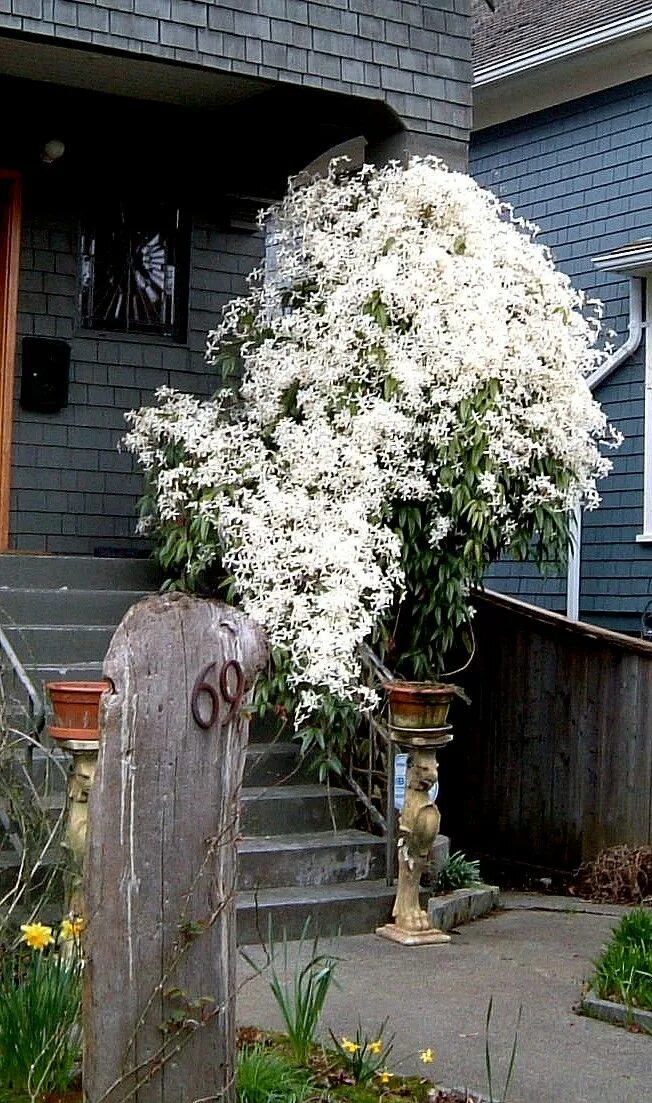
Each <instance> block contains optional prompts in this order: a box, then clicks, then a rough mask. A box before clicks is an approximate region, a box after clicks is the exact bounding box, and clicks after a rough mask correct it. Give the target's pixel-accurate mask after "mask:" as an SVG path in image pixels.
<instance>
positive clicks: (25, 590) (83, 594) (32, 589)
mask: <svg viewBox="0 0 652 1103" xmlns="http://www.w3.org/2000/svg"><path fill="white" fill-rule="evenodd" d="M0 562H1V560H0ZM7 593H10V594H39V595H40V594H48V595H49V594H70V596H71V597H79V598H80V599H82V598H89V597H91V596H92V595H93V594H111V595H115V594H118V595H119V596H120V597H125V598H132V599H134V600H136V599H137V597H138V595H139V594H140V595H141V596H142V597H151V595H152V594H153V593H156V590H125V589H122V588H120V587H116V588H114V587H113V586H108V587H105V586H93V587H92V589H86V588H81V589H79V588H78V587H76V586H9V585H7V583H5V582H0V595H2V594H7Z"/></svg>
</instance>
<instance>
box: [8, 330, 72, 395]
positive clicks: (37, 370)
mask: <svg viewBox="0 0 652 1103" xmlns="http://www.w3.org/2000/svg"><path fill="white" fill-rule="evenodd" d="M22 348H23V357H22V359H23V363H22V375H21V383H20V404H21V406H22V407H23V409H24V410H31V411H32V412H33V413H35V414H56V412H57V410H62V409H63V407H64V406H67V405H68V378H69V375H70V345H69V344H68V342H67V341H56V340H53V339H51V338H49V337H23V346H22Z"/></svg>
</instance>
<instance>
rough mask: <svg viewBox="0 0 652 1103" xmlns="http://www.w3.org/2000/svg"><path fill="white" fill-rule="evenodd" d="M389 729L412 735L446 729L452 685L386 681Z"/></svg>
mask: <svg viewBox="0 0 652 1103" xmlns="http://www.w3.org/2000/svg"><path fill="white" fill-rule="evenodd" d="M384 689H385V690H386V692H387V697H388V700H389V723H390V727H392V728H396V729H400V730H403V731H410V732H416V731H419V730H422V729H427V730H429V731H432V730H433V729H436V728H443V727H445V726H446V722H447V719H448V710H449V708H450V703H451V701H452V700H453V698H454V697H455V696H456V693H457V691H456V689H455V688H454V687H453V686H447V685H443V684H442V683H438V682H386V683H385V685H384Z"/></svg>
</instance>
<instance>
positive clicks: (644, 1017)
mask: <svg viewBox="0 0 652 1103" xmlns="http://www.w3.org/2000/svg"><path fill="white" fill-rule="evenodd" d="M580 1011H581V1012H582V1014H583V1015H588V1016H589V1017H590V1018H591V1019H600V1021H601V1022H603V1023H611V1024H612V1025H613V1026H632V1025H634V1026H637V1027H639V1029H640V1030H643V1031H644V1032H645V1033H646V1034H650V1035H651V1036H652V1011H641V1010H640V1009H639V1008H638V1007H627V1005H626V1004H624V1003H613V1002H612V1001H611V1000H601V999H599V998H598V996H596V995H594V994H593V992H592V991H589V992H587V993H586V995H585V996H582V999H581V1000H580Z"/></svg>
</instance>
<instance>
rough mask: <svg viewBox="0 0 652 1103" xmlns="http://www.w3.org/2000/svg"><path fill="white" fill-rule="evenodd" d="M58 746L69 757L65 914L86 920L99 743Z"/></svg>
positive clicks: (75, 743)
mask: <svg viewBox="0 0 652 1103" xmlns="http://www.w3.org/2000/svg"><path fill="white" fill-rule="evenodd" d="M59 746H61V747H63V749H64V750H66V751H68V752H69V754H71V755H72V766H71V768H70V776H69V779H68V803H67V807H66V822H65V828H64V836H63V843H62V845H63V848H64V850H65V851H66V855H67V862H66V867H67V868H66V874H65V898H66V899H65V914H66V915H68V916H69V917H72V916H76V917H85V916H86V909H85V907H84V892H83V877H84V856H85V852H86V832H87V830H88V797H89V793H90V791H91V786H92V784H93V779H94V777H95V771H96V769H97V755H98V751H99V747H100V744H99V741H98V740H96V739H88V740H84V741H82V740H79V739H71V740H68V741H65V742H64V741H62V740H59Z"/></svg>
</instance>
